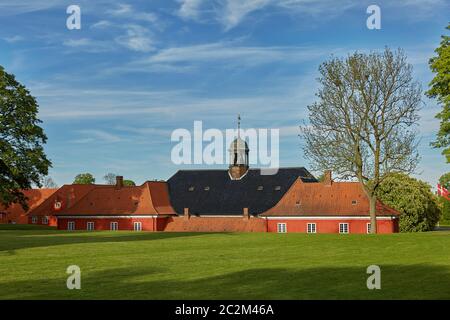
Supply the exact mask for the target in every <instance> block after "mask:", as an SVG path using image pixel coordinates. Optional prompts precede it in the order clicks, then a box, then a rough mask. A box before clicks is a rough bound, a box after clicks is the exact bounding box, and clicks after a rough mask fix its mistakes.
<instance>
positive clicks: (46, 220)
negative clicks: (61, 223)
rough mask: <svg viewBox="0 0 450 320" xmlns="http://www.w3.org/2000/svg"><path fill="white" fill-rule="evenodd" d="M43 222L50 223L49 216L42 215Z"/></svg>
mask: <svg viewBox="0 0 450 320" xmlns="http://www.w3.org/2000/svg"><path fill="white" fill-rule="evenodd" d="M42 224H48V217H47V216H44V217H42Z"/></svg>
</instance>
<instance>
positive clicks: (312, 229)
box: [306, 223, 316, 233]
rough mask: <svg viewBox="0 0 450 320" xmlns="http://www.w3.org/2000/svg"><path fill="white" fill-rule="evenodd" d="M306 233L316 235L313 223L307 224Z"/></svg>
mask: <svg viewBox="0 0 450 320" xmlns="http://www.w3.org/2000/svg"><path fill="white" fill-rule="evenodd" d="M306 231H307V232H308V233H316V224H315V223H308V225H307V230H306Z"/></svg>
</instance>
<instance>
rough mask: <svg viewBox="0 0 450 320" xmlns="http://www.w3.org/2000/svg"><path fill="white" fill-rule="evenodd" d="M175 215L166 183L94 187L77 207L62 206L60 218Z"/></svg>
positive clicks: (80, 199) (81, 198)
mask: <svg viewBox="0 0 450 320" xmlns="http://www.w3.org/2000/svg"><path fill="white" fill-rule="evenodd" d="M166 214H168V215H175V214H176V213H175V211H174V210H173V208H172V206H171V205H170V201H169V195H168V189H167V184H166V183H165V182H145V183H144V184H142V185H141V186H124V187H121V188H118V187H116V186H115V185H93V187H92V189H91V190H89V191H88V192H87V193H86V194H84V195H83V196H82V197H79V199H78V201H76V203H75V204H73V205H71V206H69V207H63V208H62V210H60V211H59V212H56V213H55V215H57V216H67V215H70V216H71V215H166Z"/></svg>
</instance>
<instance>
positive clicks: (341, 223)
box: [339, 222, 350, 234]
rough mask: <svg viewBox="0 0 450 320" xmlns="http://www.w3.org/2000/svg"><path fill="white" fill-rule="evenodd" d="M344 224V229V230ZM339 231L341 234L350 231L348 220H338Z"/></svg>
mask: <svg viewBox="0 0 450 320" xmlns="http://www.w3.org/2000/svg"><path fill="white" fill-rule="evenodd" d="M344 226H346V227H345V229H346V230H344ZM339 233H341V234H348V233H350V225H349V224H348V222H340V223H339Z"/></svg>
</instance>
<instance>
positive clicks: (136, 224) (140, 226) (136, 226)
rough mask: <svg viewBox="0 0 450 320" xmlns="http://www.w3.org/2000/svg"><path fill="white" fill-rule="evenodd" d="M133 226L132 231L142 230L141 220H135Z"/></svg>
mask: <svg viewBox="0 0 450 320" xmlns="http://www.w3.org/2000/svg"><path fill="white" fill-rule="evenodd" d="M133 227H134V228H133V229H134V231H142V222H135V223H134V224H133Z"/></svg>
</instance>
